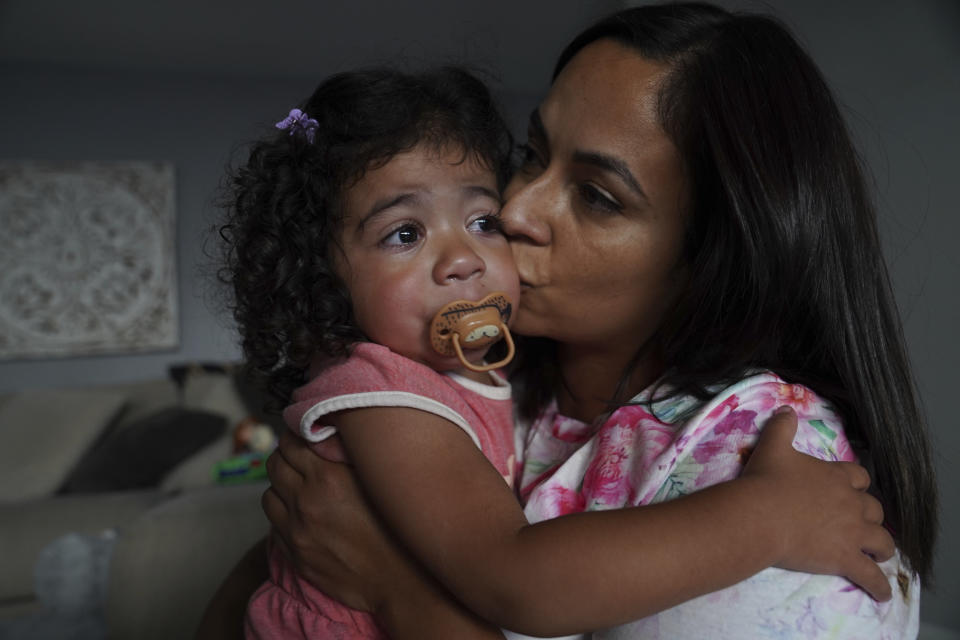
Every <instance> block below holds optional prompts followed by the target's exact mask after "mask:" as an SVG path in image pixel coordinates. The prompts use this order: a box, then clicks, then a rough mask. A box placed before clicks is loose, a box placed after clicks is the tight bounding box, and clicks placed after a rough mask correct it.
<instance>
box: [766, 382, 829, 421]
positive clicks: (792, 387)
mask: <svg viewBox="0 0 960 640" xmlns="http://www.w3.org/2000/svg"><path fill="white" fill-rule="evenodd" d="M774 395H775V397H776V401H777V403H778V405H777V406H780V405H784V404H788V405H790V406H791V407H793V408H794V410H795V411H796V412H797V413H798V414H799V413H808V412H809V411H810V410H811V409H812V408H813V407H814V406H816V405H817V404H818V400H817V395H816V394H815V393H814V392H813V391H811V390H810V389H807V388H806V387H804V386H803V385H799V384H786V383H784V384H778V385H777V388H776V392H775V394H774Z"/></svg>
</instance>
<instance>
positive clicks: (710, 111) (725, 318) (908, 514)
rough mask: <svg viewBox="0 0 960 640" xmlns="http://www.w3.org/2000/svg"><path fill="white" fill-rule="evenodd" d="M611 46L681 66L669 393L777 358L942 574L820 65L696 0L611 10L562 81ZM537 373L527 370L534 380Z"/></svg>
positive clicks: (672, 91)
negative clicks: (823, 406) (679, 247)
mask: <svg viewBox="0 0 960 640" xmlns="http://www.w3.org/2000/svg"><path fill="white" fill-rule="evenodd" d="M600 39H611V40H614V41H617V42H619V43H621V44H623V45H625V46H627V47H630V48H632V49H633V50H635V51H637V52H638V53H639V55H641V56H643V57H644V58H647V59H650V60H652V61H655V62H658V63H662V64H665V65H667V66H668V68H669V71H668V73H667V75H666V77H665V79H664V81H663V83H662V85H661V88H660V95H659V105H658V107H659V108H658V112H659V120H660V123H661V125H662V126H663V127H664V129H665V131H666V132H667V134H668V135H669V136H670V138H671V139H672V141H673V142H674V144H675V145H676V147H677V149H678V150H679V153H680V156H681V158H682V159H683V162H684V165H685V167H684V168H685V172H686V179H687V183H688V185H689V189H690V193H691V204H690V210H689V212H688V214H689V218H688V219H689V225H688V230H687V236H686V239H685V258H686V261H687V264H688V265H689V272H690V281H689V285H688V286H687V287H686V290H685V291H684V292H683V293H682V294H681V297H680V299H679V301H678V302H677V304H676V306H675V307H674V308H673V310H672V312H671V313H670V314H669V315H668V317H667V318H666V319H665V321H664V323H663V326H662V328H661V329H660V331H659V332H658V334H657V335H655V336H654V337H653V339H652V340H651V341H650V343H649V344H648V346H647V347H645V348H656V349H658V350H659V352H660V353H661V354H662V356H663V361H664V362H665V363H667V366H668V370H667V371H666V373H665V375H664V376H663V378H662V379H661V382H662V383H663V385H664V388H666V387H671V388H673V389H676V390H678V391H680V392H684V393H693V394H695V395H698V396H701V397H706V396H708V395H709V394H708V392H707V387H708V386H710V385H715V384H718V383H727V382H731V381H733V380H736V379H738V378H740V377H742V376H743V375H745V374H746V373H747V372H748V371H750V370H753V369H757V368H765V369H770V370H773V371H775V372H776V373H778V374H779V375H780V376H782V377H783V378H784V379H786V380H789V381H791V382H798V383H801V384H804V385H806V386H809V387H810V388H812V389H814V390H815V391H816V392H818V393H819V394H821V395H822V396H824V397H825V398H827V399H828V400H829V401H831V403H833V404H834V405H835V407H836V408H837V410H838V411H839V413H840V414H841V416H842V417H843V419H844V423H845V429H846V432H847V436H848V437H849V439H850V440H851V442H852V443H853V444H854V446H855V447H856V446H858V445H859V447H860V448H862V449H863V450H865V452H866V458H865V463H868V464H869V462H870V461H872V467H873V469H872V475H873V482H874V487H875V489H876V490H877V492H878V494H879V495H880V497H881V500H882V502H883V504H884V509H885V514H886V517H887V522H888V524H889V526H890V528H891V529H892V530H893V533H894V536H895V539H896V541H897V544H898V546H899V548H900V549H901V551H902V553H903V554H904V555H905V556H906V558H907V559H908V561H909V562H910V565H911V566H912V568H913V569H914V570H915V571H916V572H917V573H918V574H919V575H920V577H921V579H922V580H923V581H924V583H925V584H928V583H929V580H930V577H931V572H932V561H933V546H934V541H935V538H936V530H937V500H936V495H937V490H936V483H935V480H934V475H933V465H932V462H931V456H930V446H929V442H928V439H927V435H926V429H925V424H924V420H923V418H922V416H921V411H920V406H919V402H918V398H917V393H916V390H915V386H914V381H913V376H912V374H911V372H910V364H909V360H908V358H907V355H906V349H905V346H904V339H903V335H902V330H901V327H900V321H899V317H898V313H897V310H896V305H895V303H894V298H893V294H892V291H891V287H890V283H889V279H888V275H887V269H886V266H885V264H884V260H883V256H882V253H881V248H880V242H879V238H878V233H877V227H876V214H875V210H874V206H873V203H872V202H871V198H870V195H869V193H868V189H867V187H866V185H865V181H864V176H863V172H862V169H861V161H860V158H859V156H858V154H857V152H856V150H855V148H854V146H853V144H852V142H851V139H850V135H849V132H848V131H847V128H846V124H845V122H844V119H843V117H842V115H841V113H840V111H839V109H838V107H837V105H836V102H835V100H834V98H833V96H832V94H831V92H830V89H829V88H828V86H827V84H826V82H825V81H824V79H823V77H822V76H821V74H820V72H819V71H818V69H817V68H816V66H815V64H814V63H813V61H812V60H811V59H810V57H809V56H808V55H807V53H806V52H805V51H804V50H803V49H802V48H801V47H800V46H799V45H798V44H797V42H796V41H795V39H794V38H793V37H792V36H791V35H790V33H789V32H788V31H787V29H786V28H785V27H783V26H782V25H781V24H780V23H779V22H777V21H776V20H774V19H772V18H768V17H764V16H757V15H739V14H731V13H728V12H727V11H724V10H722V9H719V8H716V7H713V6H711V5H706V4H700V3H689V4H671V5H655V6H644V7H637V8H633V9H627V10H625V11H621V12H619V13H617V14H615V15H613V16H611V17H609V18H607V19H604V20H602V21H601V22H599V23H597V24H596V25H594V26H592V27H590V28H588V29H587V30H586V31H584V32H583V33H581V34H580V35H579V36H577V37H576V38H575V39H574V40H573V41H572V42H571V43H570V45H569V46H568V47H567V48H566V49H565V50H564V51H563V53H562V54H561V55H560V58H559V60H558V62H557V65H556V69H555V71H554V78H556V75H557V74H559V73H560V71H561V70H562V69H563V68H564V66H565V65H566V64H567V63H568V62H569V61H570V60H571V58H573V57H574V56H575V55H576V54H577V52H579V51H580V50H581V49H582V48H584V47H585V46H587V45H588V44H590V43H591V42H595V41H597V40H600ZM654 345H655V346H654ZM547 348H549V346H547ZM639 356H640V354H638V357H639ZM531 373H532V374H533V375H540V374H539V372H537V371H535V370H534V369H533V368H531V367H522V368H521V370H520V371H519V372H518V375H519V376H520V378H521V382H522V381H523V378H525V377H526V376H527V375H529V374H531ZM528 386H532V387H536V386H537V385H528ZM522 388H523V387H522ZM553 391H555V389H554V390H553ZM534 393H535V392H534ZM613 400H617V399H616V398H615V399H613ZM537 401H538V402H539V401H542V395H541V396H540V397H539V398H537ZM529 404H530V403H528V406H529Z"/></svg>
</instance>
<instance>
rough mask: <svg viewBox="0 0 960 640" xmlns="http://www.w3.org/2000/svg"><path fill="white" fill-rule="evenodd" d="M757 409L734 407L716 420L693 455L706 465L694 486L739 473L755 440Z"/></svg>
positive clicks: (695, 448) (699, 486) (724, 478)
mask: <svg viewBox="0 0 960 640" xmlns="http://www.w3.org/2000/svg"><path fill="white" fill-rule="evenodd" d="M756 417H757V413H756V411H734V412H732V413H730V414H728V415H727V417H725V418H724V419H723V420H721V421H720V422H719V423H717V424H716V425H715V426H714V427H713V429H712V430H711V431H710V432H709V433H707V434H705V437H704V438H703V439H702V440H700V442H699V443H697V445H696V446H695V447H694V449H693V452H692V457H693V459H694V460H695V461H696V462H698V463H700V464H701V465H703V468H702V469H701V470H700V472H699V475H698V476H697V479H696V482H695V487H696V488H701V487H706V486H710V485H714V484H717V483H718V482H724V481H726V480H730V479H731V478H734V477H736V475H737V474H738V473H740V469H741V468H742V467H743V465H744V464H745V463H746V461H747V458H748V457H749V456H750V451H751V450H752V448H753V445H754V443H755V441H756V438H755V435H756V434H757V432H758V430H757V426H756V422H755V420H756Z"/></svg>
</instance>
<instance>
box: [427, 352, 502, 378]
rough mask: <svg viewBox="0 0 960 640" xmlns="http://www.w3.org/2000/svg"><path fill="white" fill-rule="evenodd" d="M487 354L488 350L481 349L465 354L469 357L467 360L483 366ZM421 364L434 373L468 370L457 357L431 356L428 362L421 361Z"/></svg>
mask: <svg viewBox="0 0 960 640" xmlns="http://www.w3.org/2000/svg"><path fill="white" fill-rule="evenodd" d="M486 354H487V350H486V349H479V350H477V351H476V352H470V351H468V352H466V353H464V355H465V356H467V359H468V360H469V361H470V362H471V363H473V364H475V365H482V364H483V357H484V356H485V355H486ZM421 362H423V363H424V364H426V365H427V366H428V367H430V368H431V369H433V370H434V371H441V372H444V371H460V370H462V369H466V367H464V366H463V363H462V362H460V359H459V358H457V357H456V356H442V355H440V354H435V355H433V356H431V357H430V358H429V359H428V360H427V361H421Z"/></svg>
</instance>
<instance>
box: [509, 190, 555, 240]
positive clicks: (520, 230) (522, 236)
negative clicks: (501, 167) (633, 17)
mask: <svg viewBox="0 0 960 640" xmlns="http://www.w3.org/2000/svg"><path fill="white" fill-rule="evenodd" d="M505 195H506V196H507V201H506V203H504V205H503V208H502V209H500V223H501V225H502V226H503V232H504V233H505V234H506V235H507V236H508V237H509V238H510V241H511V242H515V241H517V240H525V241H527V242H532V243H533V244H536V245H546V244H549V243H550V225H549V224H548V223H547V219H546V216H545V212H546V209H547V206H548V204H549V202H548V198H547V197H546V196H547V189H546V186H545V185H544V184H543V183H542V182H541V181H539V180H532V181H529V182H526V183H525V184H519V183H518V180H517V179H514V181H513V182H512V183H511V184H510V185H509V186H508V187H507V190H506V194H505Z"/></svg>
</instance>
